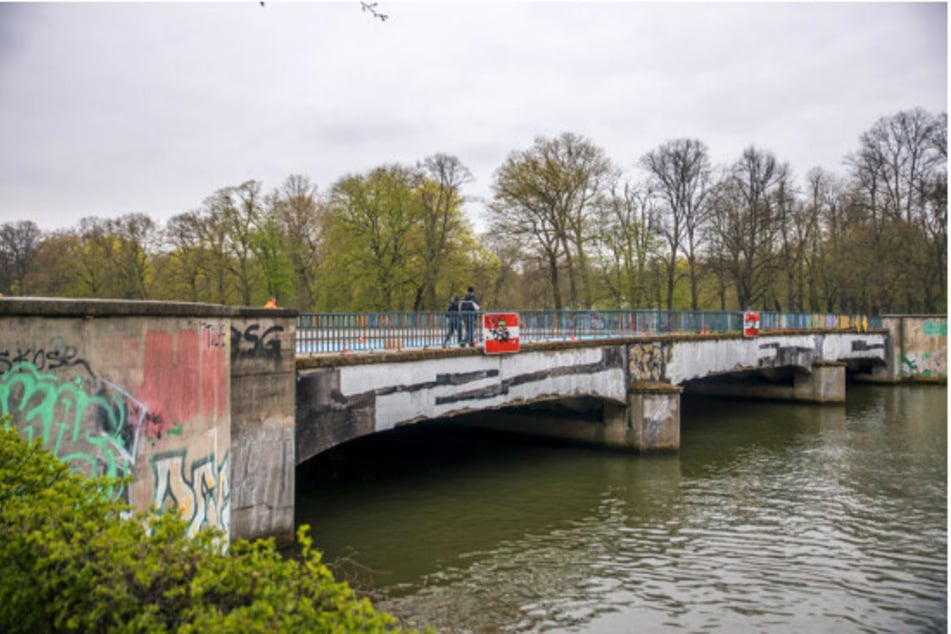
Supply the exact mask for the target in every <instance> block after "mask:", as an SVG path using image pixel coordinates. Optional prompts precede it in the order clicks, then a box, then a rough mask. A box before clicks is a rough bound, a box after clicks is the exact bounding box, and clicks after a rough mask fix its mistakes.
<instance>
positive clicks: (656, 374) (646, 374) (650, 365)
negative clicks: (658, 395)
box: [631, 342, 664, 381]
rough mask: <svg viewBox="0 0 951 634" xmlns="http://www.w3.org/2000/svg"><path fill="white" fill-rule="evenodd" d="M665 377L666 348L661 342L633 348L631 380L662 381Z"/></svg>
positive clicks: (637, 345) (636, 345)
mask: <svg viewBox="0 0 951 634" xmlns="http://www.w3.org/2000/svg"><path fill="white" fill-rule="evenodd" d="M663 376H664V348H663V344H661V343H659V342H652V343H646V344H634V345H632V346H631V380H632V381H660V380H662V379H663Z"/></svg>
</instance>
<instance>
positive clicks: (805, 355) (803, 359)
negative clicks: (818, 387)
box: [757, 342, 816, 368]
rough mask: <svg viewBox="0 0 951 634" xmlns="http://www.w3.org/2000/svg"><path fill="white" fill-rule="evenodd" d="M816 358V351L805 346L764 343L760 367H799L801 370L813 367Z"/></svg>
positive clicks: (759, 359)
mask: <svg viewBox="0 0 951 634" xmlns="http://www.w3.org/2000/svg"><path fill="white" fill-rule="evenodd" d="M815 358H816V351H815V349H813V348H806V347H803V346H783V345H780V344H779V343H777V342H773V343H762V344H760V346H759V358H758V359H757V362H758V365H759V367H761V368H764V367H765V368H780V367H791V366H799V367H801V368H809V367H812V362H813V360H814V359H815Z"/></svg>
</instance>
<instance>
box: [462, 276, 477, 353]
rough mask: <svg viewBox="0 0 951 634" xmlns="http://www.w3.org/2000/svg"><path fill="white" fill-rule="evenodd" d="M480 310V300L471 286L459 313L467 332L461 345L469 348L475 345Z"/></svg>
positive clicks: (463, 299)
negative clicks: (477, 317)
mask: <svg viewBox="0 0 951 634" xmlns="http://www.w3.org/2000/svg"><path fill="white" fill-rule="evenodd" d="M480 310H482V307H481V306H479V298H478V297H476V294H475V289H474V288H472V287H471V286H470V287H469V288H468V292H467V293H466V294H465V296H463V298H462V301H460V302H459V312H460V313H461V314H462V324H463V326H465V330H466V334H465V341H464V342H463V343H462V344H460V345H462V346H469V347H472V346H474V345H475V327H476V313H477V312H479V311H480Z"/></svg>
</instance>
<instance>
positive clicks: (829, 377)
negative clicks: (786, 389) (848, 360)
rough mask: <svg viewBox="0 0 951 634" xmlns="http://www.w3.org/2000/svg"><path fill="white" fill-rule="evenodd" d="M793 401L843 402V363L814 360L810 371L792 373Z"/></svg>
mask: <svg viewBox="0 0 951 634" xmlns="http://www.w3.org/2000/svg"><path fill="white" fill-rule="evenodd" d="M792 400H794V401H805V402H808V403H830V404H831V403H845V363H843V362H841V361H816V362H814V363H813V364H812V372H810V373H809V374H804V373H801V372H796V373H795V374H793V395H792Z"/></svg>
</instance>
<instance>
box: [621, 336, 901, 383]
mask: <svg viewBox="0 0 951 634" xmlns="http://www.w3.org/2000/svg"><path fill="white" fill-rule="evenodd" d="M886 340H887V336H886V334H885V333H883V332H869V333H838V332H830V333H815V334H802V335H788V334H781V335H763V336H760V337H758V338H755V339H743V338H739V337H732V338H727V337H724V338H718V339H704V340H677V339H674V338H669V339H665V340H655V341H649V342H645V343H642V344H632V346H631V352H630V357H631V379H632V380H634V381H664V382H668V383H672V384H674V385H680V384H682V383H684V382H685V381H689V380H692V379H702V378H706V377H711V376H716V375H720V374H730V373H736V372H745V371H750V370H763V369H771V368H781V367H796V368H801V369H802V370H804V371H806V372H811V371H812V367H813V365H815V363H816V362H819V361H850V362H853V363H858V362H863V363H869V364H879V365H882V366H884V363H885V346H886Z"/></svg>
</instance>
